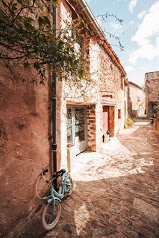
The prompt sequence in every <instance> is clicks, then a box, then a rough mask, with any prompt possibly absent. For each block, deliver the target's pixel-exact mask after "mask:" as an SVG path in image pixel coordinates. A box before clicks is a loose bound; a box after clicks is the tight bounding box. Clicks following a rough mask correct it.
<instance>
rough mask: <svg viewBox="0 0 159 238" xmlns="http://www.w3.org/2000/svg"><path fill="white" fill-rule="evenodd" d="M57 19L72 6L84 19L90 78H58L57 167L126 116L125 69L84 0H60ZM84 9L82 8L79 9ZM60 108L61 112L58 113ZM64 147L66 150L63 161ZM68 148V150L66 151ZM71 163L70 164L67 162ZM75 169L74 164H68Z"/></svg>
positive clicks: (96, 144) (96, 143)
mask: <svg viewBox="0 0 159 238" xmlns="http://www.w3.org/2000/svg"><path fill="white" fill-rule="evenodd" d="M60 4H61V7H60V8H61V9H63V12H61V19H63V20H65V16H67V17H68V14H69V17H72V15H73V11H74V9H75V10H76V13H77V15H79V17H81V18H82V19H84V20H85V24H87V27H88V28H89V29H90V32H96V34H89V35H87V39H85V40H84V42H83V44H84V45H83V48H84V49H85V51H86V52H87V60H88V62H89V69H90V74H91V82H78V83H77V84H75V83H74V84H73V83H70V82H63V83H61V82H58V84H60V87H61V88H62V95H61V93H60V96H59V98H61V103H60V105H59V108H58V117H61V118H62V119H61V120H60V121H58V126H57V127H58V128H59V130H58V136H57V138H58V151H60V156H61V160H60V161H61V164H60V167H67V162H68V163H70V164H71V165H72V164H73V165H74V160H75V159H76V155H78V154H79V153H81V152H83V151H85V150H89V151H98V149H99V148H100V146H101V144H102V143H103V142H104V143H105V142H107V140H108V133H109V134H110V135H111V136H112V137H113V136H116V135H117V133H118V132H119V131H120V130H122V129H123V128H124V121H125V118H126V116H127V93H126V92H127V83H126V79H125V77H126V73H125V71H124V68H123V67H122V65H121V63H120V61H119V58H118V57H117V55H116V54H115V53H114V51H113V50H112V48H111V46H110V44H109V43H108V42H107V40H106V38H105V36H104V35H103V33H102V31H101V29H100V27H99V25H98V23H97V22H96V21H95V19H94V17H93V15H92V13H91V12H90V10H89V8H88V6H87V4H86V3H85V2H84V1H78V3H77V1H69V4H68V1H64V0H63V1H61V2H60ZM81 9H85V11H81ZM61 112H62V114H61ZM67 151H69V152H68V154H69V157H70V158H68V160H71V161H66V157H67ZM70 151H71V152H70ZM71 167H72V166H71ZM71 169H75V168H73V167H72V168H71Z"/></svg>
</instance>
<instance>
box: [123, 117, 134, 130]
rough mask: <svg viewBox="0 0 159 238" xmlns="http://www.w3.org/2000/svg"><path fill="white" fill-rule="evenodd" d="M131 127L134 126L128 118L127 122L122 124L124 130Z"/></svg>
mask: <svg viewBox="0 0 159 238" xmlns="http://www.w3.org/2000/svg"><path fill="white" fill-rule="evenodd" d="M133 125H134V121H133V119H131V118H130V117H128V118H127V120H126V121H125V123H124V128H128V127H132V126H133Z"/></svg>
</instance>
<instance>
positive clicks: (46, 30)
mask: <svg viewBox="0 0 159 238" xmlns="http://www.w3.org/2000/svg"><path fill="white" fill-rule="evenodd" d="M56 3H57V1H56V0H53V1H52V2H51V3H50V1H49V2H43V1H40V0H9V1H6V0H1V1H0V26H1V27H0V59H1V60H6V62H10V61H12V62H15V63H19V62H20V63H22V64H23V66H24V67H25V68H27V67H29V66H30V65H34V68H35V69H36V70H37V71H38V74H39V75H40V77H41V82H43V80H44V78H45V69H46V65H50V66H53V68H54V70H55V71H56V72H57V73H58V74H59V75H60V76H61V77H63V78H68V76H72V77H78V78H81V77H83V76H84V62H83V57H82V54H81V51H79V50H77V49H76V47H75V44H76V43H78V41H79V39H80V38H79V37H72V32H73V31H74V30H75V29H74V26H72V25H69V24H68V23H67V24H68V25H67V29H66V28H65V29H64V30H60V31H58V30H57V29H55V26H54V25H53V24H52V18H53V14H51V13H50V11H52V9H53V7H54V6H55V5H56Z"/></svg>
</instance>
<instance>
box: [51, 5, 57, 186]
mask: <svg viewBox="0 0 159 238" xmlns="http://www.w3.org/2000/svg"><path fill="white" fill-rule="evenodd" d="M52 10H53V12H52V20H53V28H54V27H55V28H56V7H55V6H53V9H52ZM53 31H54V34H55V35H56V29H55V30H54V29H53ZM53 67H54V66H52V82H51V87H52V88H51V118H52V152H51V161H50V164H51V173H53V172H56V171H57V143H56V100H57V98H56V72H55V71H54V68H53ZM56 185H57V181H56V179H55V180H54V187H56Z"/></svg>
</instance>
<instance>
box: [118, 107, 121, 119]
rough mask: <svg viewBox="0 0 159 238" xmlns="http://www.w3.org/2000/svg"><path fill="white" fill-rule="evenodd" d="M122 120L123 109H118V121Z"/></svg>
mask: <svg viewBox="0 0 159 238" xmlns="http://www.w3.org/2000/svg"><path fill="white" fill-rule="evenodd" d="M120 118H121V109H118V119H120Z"/></svg>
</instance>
